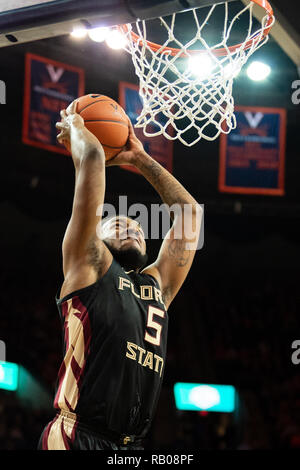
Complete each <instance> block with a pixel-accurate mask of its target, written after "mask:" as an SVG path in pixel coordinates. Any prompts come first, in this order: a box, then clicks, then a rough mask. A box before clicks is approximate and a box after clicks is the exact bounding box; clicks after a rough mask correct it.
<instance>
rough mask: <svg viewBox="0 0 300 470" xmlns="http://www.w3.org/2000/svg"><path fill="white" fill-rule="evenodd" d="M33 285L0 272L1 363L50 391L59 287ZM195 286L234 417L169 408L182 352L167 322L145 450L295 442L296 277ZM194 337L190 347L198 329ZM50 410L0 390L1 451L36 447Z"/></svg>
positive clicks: (299, 403)
mask: <svg viewBox="0 0 300 470" xmlns="http://www.w3.org/2000/svg"><path fill="white" fill-rule="evenodd" d="M32 282H33V281H32V279H29V278H28V277H26V276H25V275H24V278H23V279H20V276H18V277H17V278H14V275H13V274H11V275H7V274H6V275H2V278H1V285H2V288H3V291H2V292H3V293H4V295H1V297H0V308H1V312H2V314H1V316H0V332H1V338H0V339H3V340H4V341H5V342H6V345H7V360H8V361H11V362H17V363H19V364H22V365H23V366H24V367H25V368H27V369H28V370H30V372H31V373H32V374H33V375H34V376H35V377H36V378H38V380H39V381H40V382H41V383H43V384H44V386H46V387H47V388H48V390H49V391H50V393H51V394H52V395H54V390H55V384H56V377H57V371H58V368H59V365H60V361H61V359H62V342H61V327H60V320H59V316H58V312H57V310H56V305H55V301H54V295H55V293H56V289H57V286H54V285H53V283H52V282H51V276H50V277H49V276H48V277H47V273H45V275H44V276H43V275H42V276H41V277H40V278H39V281H36V280H34V284H33V283H32ZM190 288H191V289H192V286H191V287H190ZM200 290H201V299H202V301H201V312H199V314H200V313H201V322H202V327H203V331H205V334H206V345H207V349H208V350H207V354H209V355H210V357H211V367H213V372H214V379H215V381H216V382H215V383H220V384H222V383H223V384H232V385H234V386H235V387H236V389H237V391H238V396H239V404H238V409H237V411H236V413H234V414H232V415H227V414H219V413H208V414H206V413H197V412H180V411H178V410H176V409H175V406H174V400H173V396H172V380H173V377H175V378H176V379H179V378H180V377H179V375H180V369H178V368H177V372H176V373H175V375H174V374H173V375H172V368H173V367H174V363H177V362H179V361H178V360H177V359H178V358H177V355H178V354H179V353H180V351H178V348H177V347H176V340H175V338H174V336H176V335H174V334H173V337H172V328H171V332H170V336H169V350H168V359H167V361H166V378H165V382H164V386H163V389H162V393H161V398H160V401H159V406H158V410H157V415H156V417H155V420H154V423H153V426H152V430H151V433H150V436H149V438H148V440H147V441H146V448H150V449H151V448H161V449H163V448H173V449H187V448H195V447H197V448H200V449H276V448H283V449H284V448H300V398H299V397H300V374H299V368H300V364H299V365H298V366H297V365H296V364H293V363H292V359H291V356H292V353H293V350H292V342H293V341H294V340H295V339H297V332H299V323H300V320H299V315H297V303H298V302H299V293H297V286H296V281H289V280H288V279H286V280H285V281H282V280H276V279H275V277H274V278H273V279H272V278H268V279H264V280H263V281H262V280H258V279H255V278H252V279H250V280H249V279H248V280H245V281H244V282H243V281H242V280H241V279H240V280H239V282H238V285H235V283H234V282H233V280H232V279H230V278H229V279H227V280H223V281H222V283H218V284H213V282H210V281H207V282H206V283H205V282H204V283H201V287H199V292H200ZM187 292H188V291H187V288H185V291H184V296H185V297H184V298H185V299H186V295H187ZM190 299H191V300H190V301H191V302H192V301H193V300H192V291H191V297H190ZM181 301H182V299H181ZM185 302H186V300H185ZM179 303H180V301H179ZM199 308H200V306H199ZM174 309H175V307H174ZM174 312H175V313H174V320H171V319H170V321H173V322H175V323H176V316H177V315H179V313H177V312H176V311H175V310H174ZM191 340H192V341H194V342H195V344H194V347H195V348H197V347H198V345H197V331H193V335H191ZM198 340H199V339H198ZM181 352H182V350H181ZM198 361H201V355H200V354H199V356H195V360H194V362H193V363H192V364H190V363H189V364H188V367H193V368H194V369H195V370H196V371H197V367H198ZM183 363H184V358H183ZM176 374H177V375H176ZM201 379H202V378H201V376H200V375H199V382H200V381H201ZM53 416H54V411H53V413H51V412H49V410H35V411H33V410H32V409H30V408H28V409H27V408H26V407H24V406H23V405H21V404H20V402H19V401H18V399H17V397H16V396H15V394H14V393H12V392H5V391H0V449H35V448H36V446H37V442H38V439H39V436H40V434H41V431H42V429H43V427H44V426H45V425H46V424H47V422H48V421H49V420H50V419H52V418H53Z"/></svg>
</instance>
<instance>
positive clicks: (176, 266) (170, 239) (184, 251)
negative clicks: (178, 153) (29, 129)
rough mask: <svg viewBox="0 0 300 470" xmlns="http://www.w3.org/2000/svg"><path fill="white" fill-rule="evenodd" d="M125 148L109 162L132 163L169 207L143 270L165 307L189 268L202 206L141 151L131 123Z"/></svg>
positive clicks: (196, 238) (140, 145)
mask: <svg viewBox="0 0 300 470" xmlns="http://www.w3.org/2000/svg"><path fill="white" fill-rule="evenodd" d="M128 147H129V149H128V150H127V151H123V152H121V154H119V155H118V156H117V157H116V158H115V159H113V160H114V161H111V163H110V164H119V165H122V164H125V163H126V164H128V163H129V164H131V165H134V166H135V167H136V168H138V169H139V170H140V172H141V173H142V175H143V176H144V177H145V178H146V179H147V180H148V181H149V183H150V184H151V185H152V186H153V187H154V189H155V190H156V191H157V192H158V194H159V195H160V197H161V199H162V201H163V202H164V203H165V204H166V205H167V206H169V208H170V209H171V213H170V216H171V217H172V221H173V224H172V227H171V229H170V230H169V232H168V234H167V235H166V237H165V239H164V241H163V243H162V245H161V248H160V251H159V254H158V257H157V259H156V261H155V262H154V263H153V264H151V265H150V266H148V267H147V268H145V269H144V270H143V272H144V273H147V274H151V275H152V276H154V277H155V278H156V279H157V280H158V282H159V284H160V286H161V290H162V294H163V297H164V301H165V304H166V307H167V308H168V306H169V305H170V303H171V302H172V300H173V299H174V297H175V296H176V294H177V292H178V291H179V289H180V287H181V286H182V284H183V282H184V280H185V278H186V276H187V274H188V272H189V270H190V268H191V265H192V262H193V259H194V255H195V250H196V247H197V243H198V238H199V233H200V224H201V219H202V209H201V207H200V206H199V204H198V203H197V202H196V200H195V199H194V198H193V197H192V196H191V195H190V194H189V192H188V191H186V189H185V188H184V187H183V186H182V185H181V184H180V183H179V182H178V181H177V180H176V178H174V176H172V175H171V174H170V173H169V172H168V171H167V170H166V169H165V168H163V167H162V166H161V165H160V164H159V163H158V162H157V161H155V160H153V158H151V157H150V156H149V155H148V154H147V153H146V152H145V151H144V149H143V146H142V144H141V142H140V141H139V140H138V139H137V137H136V136H135V135H134V131H133V128H132V126H130V135H129V144H128ZM172 206H173V208H174V209H175V210H174V212H173V211H172Z"/></svg>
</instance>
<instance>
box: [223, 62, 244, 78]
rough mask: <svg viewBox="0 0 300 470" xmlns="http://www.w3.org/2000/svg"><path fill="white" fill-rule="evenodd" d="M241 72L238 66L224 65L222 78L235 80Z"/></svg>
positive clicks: (232, 64)
mask: <svg viewBox="0 0 300 470" xmlns="http://www.w3.org/2000/svg"><path fill="white" fill-rule="evenodd" d="M240 71H241V68H240V66H239V64H235V63H229V64H227V65H225V67H224V69H223V75H224V78H225V79H227V80H229V79H230V78H236V77H237V76H238V75H239V73H240Z"/></svg>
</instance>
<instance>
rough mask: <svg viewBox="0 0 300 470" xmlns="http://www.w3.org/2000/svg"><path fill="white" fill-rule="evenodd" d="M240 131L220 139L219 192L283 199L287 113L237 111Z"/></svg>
mask: <svg viewBox="0 0 300 470" xmlns="http://www.w3.org/2000/svg"><path fill="white" fill-rule="evenodd" d="M235 115H236V119H237V127H236V129H234V130H232V131H231V133H230V134H228V135H225V134H223V135H222V136H221V140H220V167H219V190H220V191H221V192H228V193H239V194H267V195H274V196H275V195H277V196H282V195H284V163H285V136H286V111H285V110H284V109H278V108H258V107H246V106H237V107H236V112H235Z"/></svg>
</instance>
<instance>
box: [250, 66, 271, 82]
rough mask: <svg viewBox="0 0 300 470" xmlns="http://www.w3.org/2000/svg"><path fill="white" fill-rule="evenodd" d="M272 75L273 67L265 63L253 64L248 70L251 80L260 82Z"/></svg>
mask: <svg viewBox="0 0 300 470" xmlns="http://www.w3.org/2000/svg"><path fill="white" fill-rule="evenodd" d="M270 73H271V67H270V66H269V65H267V64H264V63H263V62H258V61H256V62H252V63H251V64H250V65H249V67H248V69H247V74H248V77H249V78H250V79H251V80H254V81H255V82H259V81H261V80H265V79H266V78H267V77H268V76H269V75H270Z"/></svg>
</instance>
